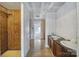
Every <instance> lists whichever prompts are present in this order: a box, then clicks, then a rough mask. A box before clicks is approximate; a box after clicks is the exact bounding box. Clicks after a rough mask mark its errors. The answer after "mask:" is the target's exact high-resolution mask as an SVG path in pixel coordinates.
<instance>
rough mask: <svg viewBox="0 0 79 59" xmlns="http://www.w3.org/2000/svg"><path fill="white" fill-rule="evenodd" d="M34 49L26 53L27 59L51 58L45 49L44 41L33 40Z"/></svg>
mask: <svg viewBox="0 0 79 59" xmlns="http://www.w3.org/2000/svg"><path fill="white" fill-rule="evenodd" d="M33 42H34V48H33V49H32V50H30V52H29V53H28V55H27V56H28V57H53V54H52V52H51V50H50V48H45V41H44V40H35V41H33Z"/></svg>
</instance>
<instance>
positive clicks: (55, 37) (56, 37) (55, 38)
mask: <svg viewBox="0 0 79 59" xmlns="http://www.w3.org/2000/svg"><path fill="white" fill-rule="evenodd" d="M52 37H53V38H54V40H57V39H58V38H60V37H58V36H52Z"/></svg>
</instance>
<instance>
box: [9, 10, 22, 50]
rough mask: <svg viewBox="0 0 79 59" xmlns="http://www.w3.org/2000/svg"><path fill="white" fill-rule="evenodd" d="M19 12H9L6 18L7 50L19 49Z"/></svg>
mask: <svg viewBox="0 0 79 59" xmlns="http://www.w3.org/2000/svg"><path fill="white" fill-rule="evenodd" d="M20 18H21V15H20V10H11V11H10V15H9V16H8V48H9V49H20V48H21V42H20V40H21V34H20V32H21V23H20V21H21V20H20Z"/></svg>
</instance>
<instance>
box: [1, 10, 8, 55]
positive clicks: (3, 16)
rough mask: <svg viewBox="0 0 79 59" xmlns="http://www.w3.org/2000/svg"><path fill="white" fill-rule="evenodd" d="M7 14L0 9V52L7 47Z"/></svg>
mask: <svg viewBox="0 0 79 59" xmlns="http://www.w3.org/2000/svg"><path fill="white" fill-rule="evenodd" d="M7 35H8V32H7V14H6V13H4V12H2V11H0V43H1V44H0V48H1V54H2V53H3V52H5V51H6V50H7V49H8V36H7Z"/></svg>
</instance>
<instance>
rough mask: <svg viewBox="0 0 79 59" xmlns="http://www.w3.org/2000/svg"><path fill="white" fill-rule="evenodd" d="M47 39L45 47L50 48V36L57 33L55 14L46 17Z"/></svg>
mask: <svg viewBox="0 0 79 59" xmlns="http://www.w3.org/2000/svg"><path fill="white" fill-rule="evenodd" d="M45 20H46V25H45V26H46V35H45V37H46V39H45V46H46V47H48V35H50V34H51V33H55V13H48V14H47V15H46V18H45Z"/></svg>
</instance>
